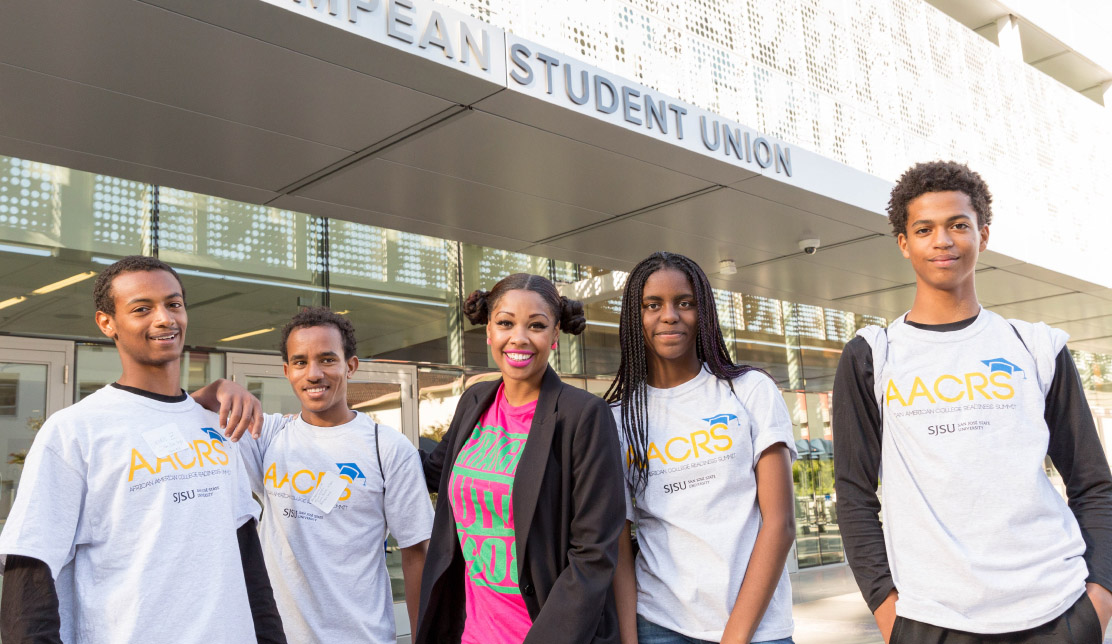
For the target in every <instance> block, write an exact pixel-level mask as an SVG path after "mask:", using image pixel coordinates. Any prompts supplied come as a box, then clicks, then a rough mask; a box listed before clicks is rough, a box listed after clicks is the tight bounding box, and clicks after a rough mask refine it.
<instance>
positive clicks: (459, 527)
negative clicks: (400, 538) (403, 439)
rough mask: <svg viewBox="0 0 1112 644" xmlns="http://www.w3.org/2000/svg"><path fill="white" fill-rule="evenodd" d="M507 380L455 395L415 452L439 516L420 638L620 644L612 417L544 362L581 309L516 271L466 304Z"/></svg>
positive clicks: (577, 329)
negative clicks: (428, 448) (436, 435)
mask: <svg viewBox="0 0 1112 644" xmlns="http://www.w3.org/2000/svg"><path fill="white" fill-rule="evenodd" d="M464 313H465V314H466V315H467V317H468V319H469V320H471V322H472V323H473V324H485V325H486V327H487V333H486V335H487V344H489V345H490V353H491V356H492V357H493V358H494V362H495V363H496V364H497V365H498V368H499V370H500V371H501V372H502V378H501V379H499V380H496V381H492V382H480V383H478V384H476V385H474V386H472V387H471V388H469V389H468V390H467V391H465V392H464V393H463V396H462V397H461V399H460V402H459V404H458V406H457V407H456V413H455V417H454V418H453V419H452V424H451V426H450V427H449V428H448V432H447V434H445V435H444V438H443V440H442V441H441V442H440V444H439V445H438V446H437V448H436V450H435V451H434V452H433V453H432V454H430V455H428V456H427V457H426V458H425V459H424V467H425V479H426V483H427V485H428V488H429V491H431V492H438V493H439V494H438V498H437V503H436V517H435V519H434V521H433V531H432V538H431V540H430V543H429V552H428V556H427V558H426V563H425V570H424V575H423V578H422V583H421V609H420V617H419V619H418V622H419V626H418V630H417V636H416V638H415V640H414V641H415V642H416V643H417V644H433V643H436V644H456V643H461V644H522V642H526V643H528V644H567V643H568V642H574V643H575V644H590V643H597V644H603V643H606V644H611V643H612V644H617V642H618V641H619V639H618V618H617V610H616V607H615V603H614V596H613V593H612V592H611V580H612V578H613V575H614V566H615V563H616V561H617V558H618V535H619V533H620V531H621V529H622V525H623V523H622V472H621V459H620V456H619V448H618V434H617V428H616V427H615V425H614V418H613V416H612V415H611V413H610V409H609V408H608V407H607V405H606V403H605V402H604V401H603V400H602V399H600V398H598V397H596V396H594V395H592V394H590V393H588V392H586V391H583V390H580V389H576V388H575V387H572V386H570V385H566V384H564V383H563V382H561V381H560V377H559V376H557V375H556V372H555V371H553V370H552V368H551V367H549V366H548V356H549V353H550V352H551V351H553V350H555V349H556V346H557V340H558V337H559V334H560V331H564V332H565V333H571V334H573V335H577V334H579V333H582V331H583V328H584V327H585V326H586V319H585V318H584V317H583V306H582V305H581V304H580V303H579V302H576V301H572V300H568V299H567V298H566V297H561V296H560V294H559V292H558V291H557V290H556V287H555V286H554V285H553V284H552V282H550V281H548V280H547V279H545V278H543V277H541V276H539V275H528V274H525V273H518V274H515V275H510V276H509V277H507V278H505V279H503V280H502V281H500V282H498V283H497V284H495V285H494V288H492V289H491V290H490V291H489V292H487V291H475V292H474V293H472V294H471V296H470V297H469V298H468V299H467V303H466V304H465V305H464Z"/></svg>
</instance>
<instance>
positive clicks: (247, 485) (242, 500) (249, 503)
mask: <svg viewBox="0 0 1112 644" xmlns="http://www.w3.org/2000/svg"><path fill="white" fill-rule="evenodd" d="M242 442H243V441H242V440H241V441H240V443H242ZM232 449H235V450H236V451H237V452H238V455H239V458H238V459H236V460H238V461H239V466H238V467H236V469H235V474H234V477H235V480H234V482H233V483H232V493H233V494H234V495H235V496H234V497H233V498H234V499H235V502H234V503H235V526H236V527H237V528H239V527H242V526H243V524H245V523H247V522H248V521H250V520H251V519H254V520H255V521H256V522H257V521H258V520H259V517H260V516H261V511H262V506H260V505H259V502H258V501H256V500H255V497H253V496H251V489H252V477H250V476H248V474H247V468H246V467H245V464H246V459H245V458H244V454H243V450H241V449H238V448H236V447H233V448H232Z"/></svg>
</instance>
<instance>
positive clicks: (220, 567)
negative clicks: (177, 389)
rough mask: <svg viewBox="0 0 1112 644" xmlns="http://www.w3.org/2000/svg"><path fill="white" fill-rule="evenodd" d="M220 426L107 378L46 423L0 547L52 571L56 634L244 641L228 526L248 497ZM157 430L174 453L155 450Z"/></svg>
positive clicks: (238, 568)
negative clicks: (110, 383)
mask: <svg viewBox="0 0 1112 644" xmlns="http://www.w3.org/2000/svg"><path fill="white" fill-rule="evenodd" d="M217 427H219V424H218V419H217V417H216V415H215V414H213V413H210V412H208V411H205V410H204V409H202V408H201V407H200V406H199V405H197V404H196V403H195V402H194V401H193V399H192V398H189V399H186V400H185V401H184V402H176V403H166V402H159V401H156V400H152V399H150V398H146V397H144V396H140V395H137V394H133V393H129V392H127V391H123V390H120V389H116V388H114V387H111V386H108V387H104V388H102V389H100V390H99V391H97V392H96V393H93V394H92V395H90V396H88V397H86V398H85V399H84V400H82V401H81V402H79V403H77V404H75V405H73V406H71V407H68V408H66V409H63V410H61V411H59V412H57V413H56V414H54V415H53V416H51V417H50V418H49V419H47V421H46V423H45V424H44V425H43V428H42V429H41V430H40V431H39V434H38V436H37V437H36V438H35V442H34V444H33V445H32V447H31V450H30V452H29V453H28V455H27V462H26V465H25V466H24V469H23V477H22V479H21V481H20V487H19V493H18V494H17V496H16V500H15V504H14V506H13V507H12V511H11V514H10V515H9V516H8V521H7V524H6V525H5V526H4V532H3V534H2V535H0V554H2V555H4V556H6V555H22V556H25V557H33V558H35V559H38V560H40V561H42V562H44V563H46V564H47V565H48V566H50V571H51V573H52V574H53V575H54V577H55V579H56V584H57V587H58V594H59V601H60V603H61V607H60V608H61V610H60V613H61V618H62V639H63V641H65V642H76V643H79V644H84V643H90V644H93V643H96V644H101V643H103V644H119V643H120V642H204V643H205V644H220V643H227V644H243V643H244V642H253V641H255V629H254V625H253V622H252V619H251V609H250V606H249V605H248V599H247V588H246V584H245V583H244V578H243V566H242V563H241V559H240V552H239V541H238V540H237V539H236V529H237V528H239V527H240V526H242V525H243V524H244V523H246V522H247V521H248V520H250V519H253V518H256V517H257V516H258V511H259V505H258V504H257V503H255V501H254V500H253V499H252V498H251V489H250V485H249V483H248V481H247V475H246V472H244V469H243V465H242V462H241V460H240V456H239V451H238V450H237V449H236V447H235V445H234V444H232V443H230V442H227V441H225V440H224V438H223V434H222V433H221V432H220V431H219V430H218V429H216V428H217ZM152 432H154V433H153V434H152ZM175 432H176V435H175ZM159 437H161V438H163V439H167V437H169V438H173V439H174V440H168V439H167V440H166V443H165V444H166V445H172V444H173V443H177V444H178V445H183V446H185V449H183V450H182V451H179V452H176V453H173V454H170V455H166V456H163V457H161V458H160V457H159V456H158V454H159V453H162V454H166V453H167V452H166V451H164V449H159V450H158V451H156V450H155V448H154V447H153V446H152V444H157V443H158V440H157V438H159Z"/></svg>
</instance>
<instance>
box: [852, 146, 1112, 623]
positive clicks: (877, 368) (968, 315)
mask: <svg viewBox="0 0 1112 644" xmlns="http://www.w3.org/2000/svg"><path fill="white" fill-rule="evenodd" d="M991 202H992V197H991V195H990V193H989V191H988V187H987V186H986V185H985V183H984V181H983V180H982V179H981V177H980V175H978V174H977V173H975V172H973V171H971V170H970V169H969V168H968V167H966V166H964V165H962V164H958V163H954V162H942V161H938V162H932V163H921V164H918V165H916V166H914V167H912V168H911V169H909V170H908V171H907V172H906V173H904V175H903V176H902V177H900V180H899V182H898V183H897V184H896V186H895V188H894V189H893V190H892V195H891V200H890V201H889V204H888V214H889V220H890V221H891V223H892V229H893V234H895V236H896V242H897V244H898V245H899V248H900V251H901V252H902V253H903V256H904V257H905V258H907V259H908V260H909V261H910V262H911V267H912V269H913V270H914V271H915V276H916V291H915V300H914V303H913V304H912V307H911V310H910V311H909V312H908V313H906V314H905V315H903V316H901V317H900V318H898V319H897V320H895V321H893V322H892V323H891V324H890V325H889V326H888V328H887V329H883V328H880V327H867V328H865V329H862V330H860V331H858V337H856V338H854V339H853V340H851V341H850V342H849V343H848V344H847V345H846V348H845V351H844V352H843V353H842V358H841V361H840V363H839V365H838V372H837V376H836V377H835V381H834V410H833V411H834V418H833V421H834V454H835V457H834V468H835V480H836V486H837V492H838V506H839V512H838V514H839V525H840V528H841V532H842V538H843V540H844V543H845V549H846V556H847V558H848V559H849V564H850V567H851V568H852V569H853V573H854V575H855V577H856V578H857V583H858V585H859V586H860V588H861V592H862V594H863V595H864V597H865V599H866V601H867V602H868V604H869V608H870V609H871V610H872V611H873V613H874V615H875V617H876V621H877V624H878V626H879V627H880V630H881V632H882V634H883V635H884V638H885V641H886V642H897V643H898V642H905V643H906V642H914V643H915V644H931V643H941V642H946V643H947V644H973V643H979V642H987V641H991V642H1009V643H1015V644H1019V643H1023V644H1035V643H1038V644H1059V643H1061V644H1066V643H1071V642H1094V643H1099V642H1100V641H1101V638H1102V629H1103V628H1104V625H1105V624H1107V623H1108V619H1109V616H1110V615H1112V595H1110V594H1109V591H1108V589H1109V588H1112V475H1110V474H1109V468H1108V463H1107V461H1106V460H1105V457H1104V450H1103V449H1101V446H1100V443H1099V440H1098V438H1097V433H1096V429H1095V427H1094V425H1093V418H1092V415H1091V413H1090V411H1089V408H1088V405H1087V404H1086V402H1085V395H1084V392H1083V391H1082V388H1081V380H1080V378H1079V376H1078V373H1077V368H1076V367H1075V366H1074V363H1073V360H1072V358H1071V356H1070V353H1069V350H1068V349H1067V348H1066V346H1065V341H1066V334H1065V333H1063V332H1062V331H1059V330H1057V329H1052V328H1050V327H1048V326H1046V325H1045V324H1042V323H1036V324H1031V323H1028V322H1023V321H1020V320H1005V319H1004V318H1002V317H1001V316H999V315H997V314H996V313H994V312H992V311H986V310H985V309H984V308H982V306H981V304H980V303H979V302H978V300H977V292H976V280H975V271H976V265H977V258H978V255H979V253H980V252H982V251H984V250H985V248H986V246H987V244H988V238H989V224H990V223H991V218H992V211H991V207H990V206H991ZM1047 456H1049V457H1050V459H1051V460H1052V461H1053V463H1054V465H1055V467H1057V469H1058V471H1059V472H1060V473H1061V474H1062V479H1063V481H1064V482H1065V485H1066V492H1067V495H1068V497H1069V505H1068V506H1067V504H1066V502H1065V501H1063V500H1062V498H1061V496H1059V494H1058V492H1057V491H1056V490H1055V489H1054V487H1053V486H1052V485H1051V483H1050V481H1049V479H1048V478H1047V476H1046V475H1045V472H1044V469H1043V465H1044V461H1045V459H1046V457H1047ZM881 479H883V480H881ZM878 481H880V482H881V483H882V485H881V490H882V494H883V500H884V503H883V518H884V522H883V526H882V525H881V521H880V517H879V516H878V514H879V513H881V511H882V508H881V502H880V500H879V499H878V498H877V494H876V492H877V483H878Z"/></svg>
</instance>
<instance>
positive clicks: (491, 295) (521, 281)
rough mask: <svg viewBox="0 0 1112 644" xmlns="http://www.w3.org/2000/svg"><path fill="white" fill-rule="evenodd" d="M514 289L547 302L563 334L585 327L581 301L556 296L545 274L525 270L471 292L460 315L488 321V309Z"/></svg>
mask: <svg viewBox="0 0 1112 644" xmlns="http://www.w3.org/2000/svg"><path fill="white" fill-rule="evenodd" d="M517 290H523V291H532V292H534V293H536V294H537V295H540V296H541V298H542V299H543V300H544V301H545V303H546V304H548V309H549V310H550V311H551V312H552V315H553V317H555V318H556V319H557V320H558V321H559V323H560V330H561V331H563V332H564V333H568V334H570V335H579V334H580V333H583V330H584V329H585V328H587V318H586V316H584V315H583V304H581V303H580V302H579V301H578V300H569V299H568V298H566V297H564V296H563V295H560V291H558V290H556V285H555V284H553V283H552V282H551V281H550V280H549V279H548V278H547V277H542V276H540V275H531V274H529V273H514V274H513V275H509V276H507V277H504V278H502V280H501V281H499V282H498V283H497V284H495V285H494V288H492V289H490V290H489V291H483V290H477V291H472V292H471V295H469V296H467V301H466V302H464V303H463V314H464V315H465V316H467V319H468V320H470V321H471V324H486V323H487V322H489V321H490V311H491V309H493V308H494V306H495V305H496V304H497V303H498V300H500V299H502V296H503V295H505V294H506V293H508V292H510V291H517Z"/></svg>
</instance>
